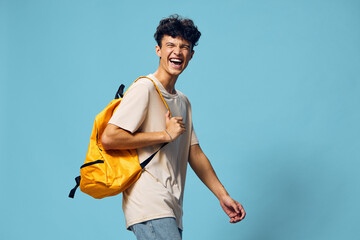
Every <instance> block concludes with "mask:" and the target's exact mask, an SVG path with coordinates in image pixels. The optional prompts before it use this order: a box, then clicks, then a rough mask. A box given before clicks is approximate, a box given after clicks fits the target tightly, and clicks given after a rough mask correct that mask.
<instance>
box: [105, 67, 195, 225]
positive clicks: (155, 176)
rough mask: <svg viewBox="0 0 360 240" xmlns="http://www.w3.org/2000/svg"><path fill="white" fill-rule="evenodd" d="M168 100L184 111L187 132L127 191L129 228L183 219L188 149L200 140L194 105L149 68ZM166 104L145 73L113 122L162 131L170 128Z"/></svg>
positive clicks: (178, 112) (147, 151)
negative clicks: (138, 224) (153, 222)
mask: <svg viewBox="0 0 360 240" xmlns="http://www.w3.org/2000/svg"><path fill="white" fill-rule="evenodd" d="M148 77H150V78H151V79H153V80H154V82H155V83H156V85H157V86H158V88H159V90H160V92H161V94H162V95H163V97H164V99H165V101H166V103H167V104H168V106H169V108H170V111H171V113H172V116H174V117H175V116H181V117H183V121H184V123H185V127H186V132H185V133H184V134H182V135H181V136H180V137H178V138H177V139H176V140H175V141H174V142H171V143H169V144H167V145H166V146H165V147H164V148H162V149H161V150H160V151H159V152H158V153H157V154H156V155H155V157H154V158H153V159H152V160H151V162H150V163H149V164H148V165H147V166H146V167H145V171H143V173H142V174H141V176H140V178H139V180H138V181H137V182H136V183H134V184H133V185H132V186H131V187H130V188H128V189H127V190H126V191H125V192H124V193H123V211H124V214H125V219H126V228H128V227H129V226H131V225H133V224H136V223H140V222H144V221H147V220H151V219H157V218H162V217H175V218H176V221H177V224H178V227H179V228H180V229H182V228H183V225H182V215H183V212H182V206H183V193H184V186H185V177H186V169H187V163H188V157H189V149H190V146H191V145H193V144H198V143H199V141H198V139H197V137H196V134H195V131H194V129H193V126H192V116H191V105H190V102H189V100H188V99H187V97H186V96H185V95H184V94H182V93H181V92H180V91H176V93H175V94H170V93H168V92H167V91H166V90H165V88H164V87H163V86H162V84H161V83H160V82H159V81H158V80H157V79H156V78H155V77H154V75H152V74H150V75H149V76H148ZM166 112H167V109H166V107H165V104H164V103H163V102H162V100H161V98H160V96H159V94H158V92H157V91H156V89H155V87H154V84H153V83H152V82H151V81H150V80H149V79H146V78H142V79H139V80H138V81H137V82H136V83H134V84H133V85H132V86H131V87H130V88H129V90H128V91H127V92H126V94H125V96H124V98H123V99H122V101H121V103H120V105H119V107H118V109H117V110H116V111H115V113H114V115H113V116H112V118H111V119H110V121H109V123H111V124H114V125H116V126H119V127H120V128H122V129H125V130H127V131H129V132H131V133H134V132H159V131H164V130H165V128H166V123H165V114H166ZM160 146H161V144H159V145H156V146H150V147H144V148H139V149H137V152H138V155H139V161H140V163H141V162H143V161H144V160H146V159H147V158H148V157H149V156H150V155H151V154H153V153H154V152H155V151H156V150H157V149H159V148H160Z"/></svg>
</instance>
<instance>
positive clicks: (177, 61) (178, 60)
mask: <svg viewBox="0 0 360 240" xmlns="http://www.w3.org/2000/svg"><path fill="white" fill-rule="evenodd" d="M170 62H171V63H172V64H174V65H175V66H181V64H182V63H183V61H182V60H181V59H177V58H170Z"/></svg>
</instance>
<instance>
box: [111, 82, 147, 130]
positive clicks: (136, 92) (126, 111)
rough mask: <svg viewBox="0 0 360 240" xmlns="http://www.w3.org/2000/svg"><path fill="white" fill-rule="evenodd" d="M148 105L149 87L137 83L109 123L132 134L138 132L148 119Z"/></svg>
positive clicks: (126, 95)
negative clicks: (146, 118)
mask: <svg viewBox="0 0 360 240" xmlns="http://www.w3.org/2000/svg"><path fill="white" fill-rule="evenodd" d="M148 103H149V89H148V87H147V86H146V85H144V84H141V82H137V83H135V84H134V85H133V86H131V87H130V89H129V90H128V91H127V92H126V94H125V96H124V98H123V99H122V100H121V102H120V105H119V107H118V108H117V109H116V110H115V112H114V114H113V116H112V117H111V119H110V121H109V123H111V124H114V125H116V126H118V127H120V128H122V129H124V130H127V131H129V132H131V133H134V132H136V131H137V130H138V129H139V127H140V126H141V124H142V123H143V121H144V119H145V117H146V114H147V111H148Z"/></svg>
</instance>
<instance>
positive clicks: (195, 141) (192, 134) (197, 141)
mask: <svg viewBox="0 0 360 240" xmlns="http://www.w3.org/2000/svg"><path fill="white" fill-rule="evenodd" d="M195 144H199V139H198V138H197V136H196V133H195V129H194V125H193V124H191V142H190V146H191V145H195Z"/></svg>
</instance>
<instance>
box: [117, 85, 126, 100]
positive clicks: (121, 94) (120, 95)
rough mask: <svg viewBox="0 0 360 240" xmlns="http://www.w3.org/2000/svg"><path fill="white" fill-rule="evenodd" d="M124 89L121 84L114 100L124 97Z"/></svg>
mask: <svg viewBox="0 0 360 240" xmlns="http://www.w3.org/2000/svg"><path fill="white" fill-rule="evenodd" d="M124 88H125V85H124V84H121V85H120V87H119V89H118V90H117V92H116V94H115V99H118V98H122V97H123V96H124Z"/></svg>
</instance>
